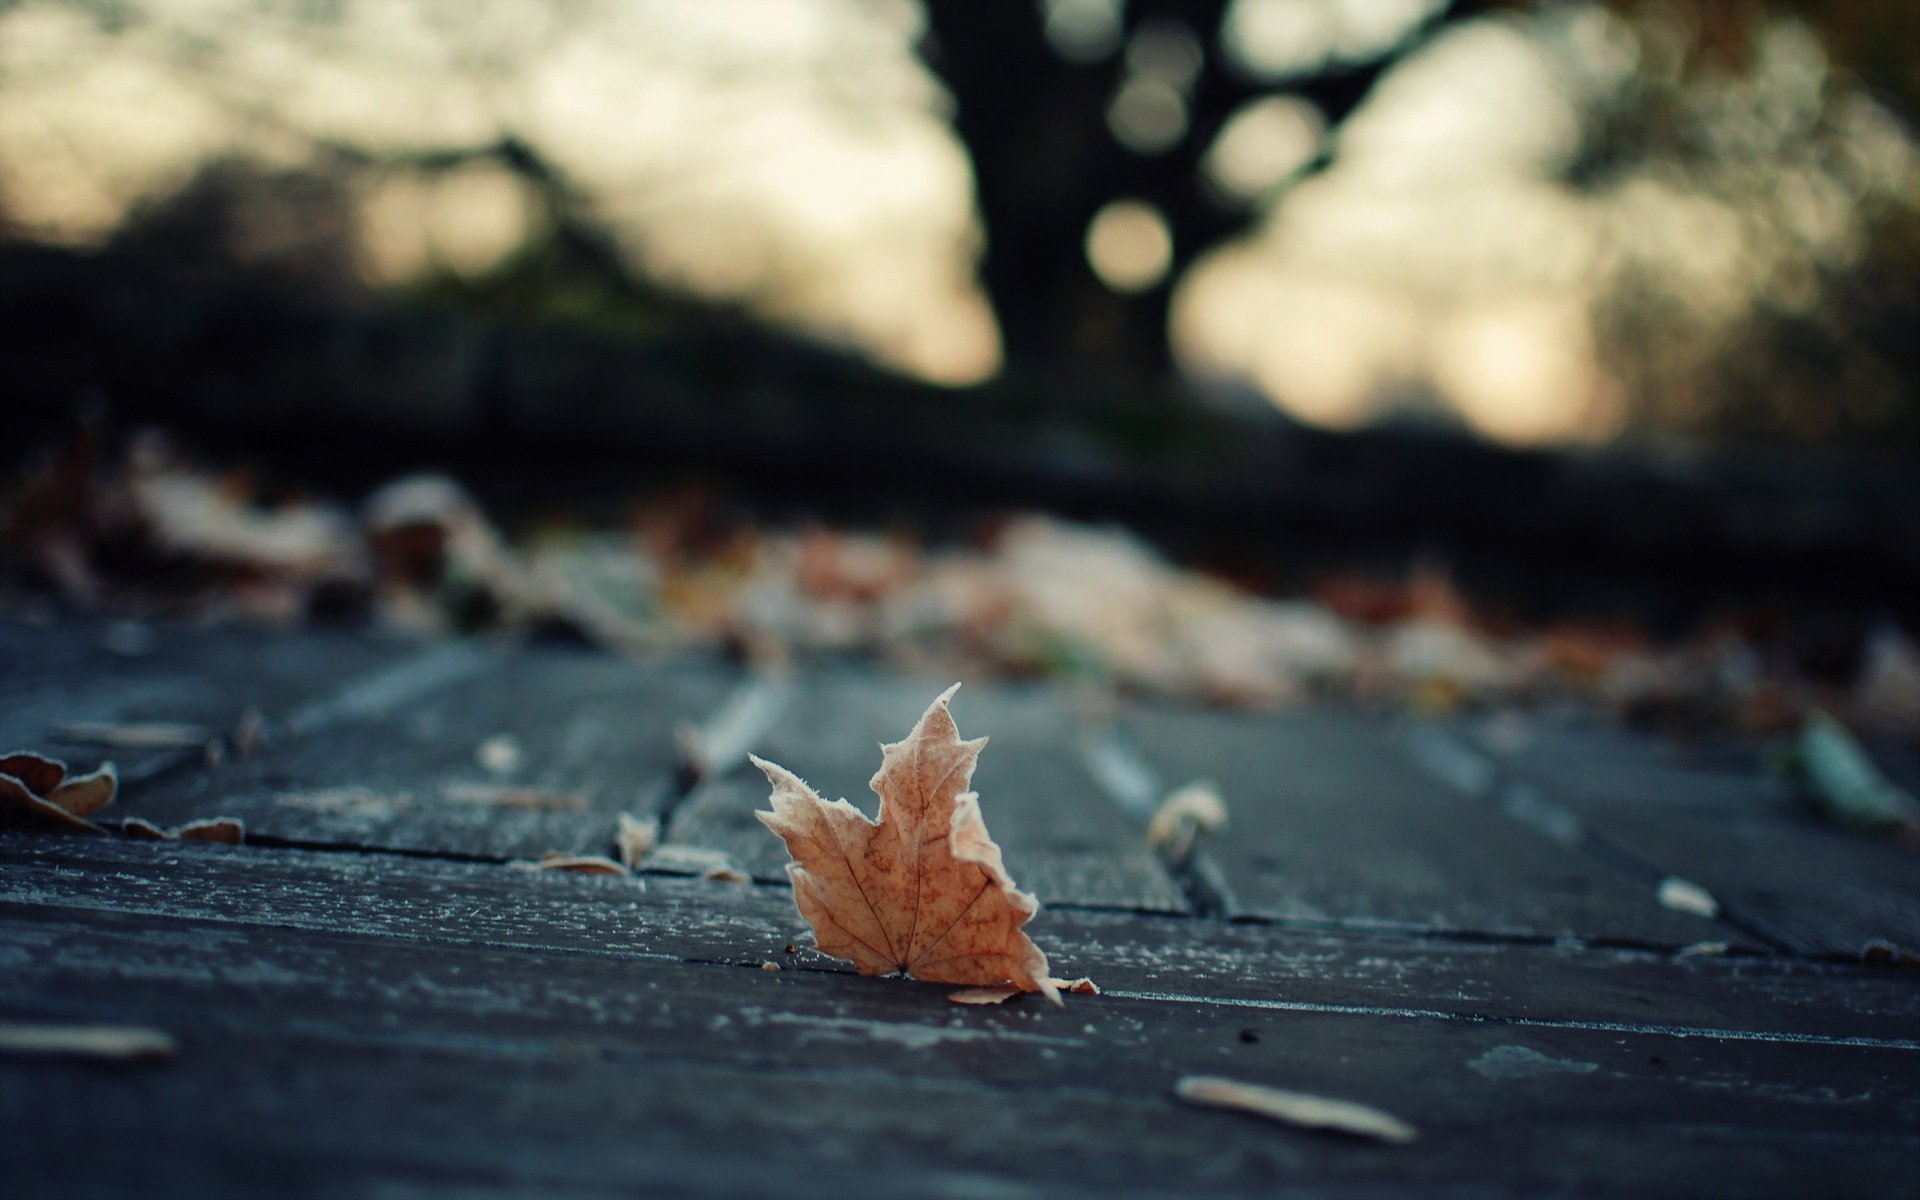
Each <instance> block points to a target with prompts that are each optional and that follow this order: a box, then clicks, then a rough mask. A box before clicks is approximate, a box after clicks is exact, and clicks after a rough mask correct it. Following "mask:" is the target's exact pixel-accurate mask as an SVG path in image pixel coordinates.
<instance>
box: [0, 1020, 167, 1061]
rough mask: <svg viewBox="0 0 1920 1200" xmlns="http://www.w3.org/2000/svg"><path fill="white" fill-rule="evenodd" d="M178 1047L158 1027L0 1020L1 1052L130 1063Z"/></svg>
mask: <svg viewBox="0 0 1920 1200" xmlns="http://www.w3.org/2000/svg"><path fill="white" fill-rule="evenodd" d="M179 1050H180V1046H179V1043H177V1042H175V1041H174V1040H173V1038H171V1037H169V1036H168V1035H166V1034H164V1033H162V1032H160V1031H159V1030H157V1029H141V1028H138V1027H136V1026H131V1025H36V1024H28V1023H26V1022H21V1021H5V1022H0V1055H20V1056H30V1057H49V1058H51V1057H59V1058H93V1059H106V1060H112V1061H121V1062H132V1061H138V1060H140V1059H152V1058H172V1057H173V1056H174V1055H175V1054H177V1053H179Z"/></svg>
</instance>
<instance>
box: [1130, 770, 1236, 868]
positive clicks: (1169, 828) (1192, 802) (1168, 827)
mask: <svg viewBox="0 0 1920 1200" xmlns="http://www.w3.org/2000/svg"><path fill="white" fill-rule="evenodd" d="M1226 827H1227V802H1226V801H1225V800H1224V799H1222V798H1221V795H1220V790H1219V789H1218V788H1216V787H1215V786H1214V785H1213V784H1212V783H1209V782H1207V781H1205V780H1199V781H1196V782H1194V783H1189V784H1187V785H1186V786H1185V787H1180V788H1175V789H1174V790H1173V791H1172V792H1170V793H1168V795H1167V798H1166V799H1165V800H1163V801H1161V802H1160V807H1159V808H1157V809H1155V810H1154V813H1153V817H1152V819H1151V820H1149V821H1148V822H1147V845H1148V846H1150V847H1152V848H1153V849H1155V850H1158V851H1159V852H1160V853H1162V854H1164V855H1166V857H1167V858H1168V859H1170V860H1172V861H1173V862H1176V863H1178V862H1185V861H1186V859H1187V856H1188V855H1190V854H1191V853H1192V852H1193V844H1194V842H1195V841H1196V840H1198V839H1199V837H1200V835H1201V834H1205V833H1217V832H1219V831H1220V830H1222V829H1225V828H1226Z"/></svg>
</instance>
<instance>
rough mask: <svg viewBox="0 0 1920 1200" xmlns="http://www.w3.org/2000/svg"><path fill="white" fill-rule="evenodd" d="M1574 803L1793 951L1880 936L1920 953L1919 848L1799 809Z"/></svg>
mask: <svg viewBox="0 0 1920 1200" xmlns="http://www.w3.org/2000/svg"><path fill="white" fill-rule="evenodd" d="M1575 808H1576V810H1577V811H1579V812H1580V813H1581V816H1582V819H1583V820H1584V821H1586V823H1587V824H1588V826H1589V827H1590V828H1592V829H1593V830H1594V831H1595V832H1596V833H1597V834H1598V835H1599V836H1601V837H1603V838H1606V839H1607V840H1609V841H1610V842H1613V843H1614V844H1616V845H1619V846H1620V847H1622V848H1624V849H1625V850H1626V851H1627V852H1629V853H1631V854H1633V855H1634V856H1635V857H1637V858H1639V859H1641V860H1642V861H1644V862H1647V863H1650V864H1652V865H1653V866H1654V867H1655V869H1656V870H1659V871H1663V872H1665V873H1667V874H1669V875H1675V876H1679V877H1681V878H1683V879H1686V880H1689V881H1690V882H1693V883H1696V884H1698V885H1700V886H1701V887H1704V888H1706V889H1707V891H1708V892H1710V893H1711V894H1712V895H1713V896H1714V898H1715V899H1716V900H1718V901H1719V903H1720V904H1721V905H1722V906H1723V907H1724V909H1725V910H1726V912H1727V913H1728V914H1729V915H1730V916H1731V917H1732V918H1733V919H1735V920H1737V921H1739V922H1740V923H1741V924H1742V925H1743V926H1745V927H1747V928H1749V929H1752V930H1753V931H1755V932H1756V933H1759V934H1761V935H1762V936H1765V937H1767V938H1769V939H1771V940H1773V941H1774V942H1776V943H1778V944H1779V945H1781V946H1784V947H1785V948H1787V949H1789V950H1792V951H1795V952H1798V953H1802V954H1820V955H1833V956H1839V957H1852V956H1854V955H1857V954H1859V953H1860V952H1861V951H1862V949H1864V948H1865V947H1866V946H1867V945H1868V943H1870V942H1876V941H1880V942H1890V943H1892V944H1893V945H1895V946H1898V947H1901V948H1903V949H1905V950H1906V951H1907V952H1909V953H1913V954H1920V850H1916V849H1914V848H1912V847H1909V846H1903V845H1900V844H1899V843H1898V842H1896V841H1894V840H1893V839H1891V838H1888V837H1885V836H1882V835H1879V834H1873V833H1863V832H1857V831H1853V830H1846V829H1838V828H1835V827H1834V826H1832V825H1829V824H1826V823H1825V822H1822V821H1820V820H1818V819H1817V818H1815V817H1813V816H1812V815H1810V814H1804V813H1799V812H1772V813H1751V814H1746V813H1743V814H1735V815H1726V814H1719V813H1697V812H1681V811H1672V810H1668V811H1648V810H1646V809H1643V808H1628V807H1624V806H1607V807H1602V806H1599V805H1592V804H1576V805H1575Z"/></svg>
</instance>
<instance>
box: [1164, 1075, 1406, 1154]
mask: <svg viewBox="0 0 1920 1200" xmlns="http://www.w3.org/2000/svg"><path fill="white" fill-rule="evenodd" d="M1173 1094H1174V1095H1176V1096H1178V1097H1180V1098H1181V1099H1182V1100H1185V1101H1186V1102H1187V1103H1188V1104H1200V1105H1206V1106H1207V1107H1210V1108H1230V1109H1233V1110H1235V1111H1237V1112H1247V1113H1253V1114H1254V1115H1256V1116H1261V1117H1267V1118H1269V1119H1271V1120H1275V1121H1282V1122H1285V1123H1286V1124H1288V1125H1299V1126H1301V1127H1303V1128H1306V1129H1325V1130H1330V1131H1332V1132H1334V1133H1348V1134H1352V1135H1353V1136H1355V1137H1364V1138H1373V1139H1375V1140H1377V1141H1382V1142H1392V1143H1394V1144H1395V1145H1400V1144H1403V1143H1406V1142H1411V1141H1412V1140H1413V1139H1415V1138H1416V1137H1419V1136H1420V1134H1419V1131H1418V1130H1416V1129H1414V1127H1413V1126H1411V1125H1409V1124H1407V1123H1406V1122H1405V1121H1402V1120H1401V1119H1400V1118H1399V1117H1396V1116H1394V1115H1393V1114H1391V1113H1384V1112H1381V1111H1380V1110H1379V1109H1377V1108H1369V1107H1367V1106H1366V1105H1364V1104H1355V1103H1353V1102H1352V1101H1350V1100H1330V1099H1328V1098H1327V1097H1325V1096H1315V1095H1312V1094H1310V1093H1308V1092H1287V1091H1282V1090H1281V1089H1279V1088H1270V1087H1262V1086H1261V1085H1259V1084H1257V1083H1241V1082H1240V1081H1239V1080H1237V1079H1221V1078H1219V1077H1217V1076H1212V1075H1188V1076H1187V1077H1186V1078H1184V1079H1182V1080H1181V1081H1180V1082H1179V1083H1176V1084H1174V1085H1173Z"/></svg>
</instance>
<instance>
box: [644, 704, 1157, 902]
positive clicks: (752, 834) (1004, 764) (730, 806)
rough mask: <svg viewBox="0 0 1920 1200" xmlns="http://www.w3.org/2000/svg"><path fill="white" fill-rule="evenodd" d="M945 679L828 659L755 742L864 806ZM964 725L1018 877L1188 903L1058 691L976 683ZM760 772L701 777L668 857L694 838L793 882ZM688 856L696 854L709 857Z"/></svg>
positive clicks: (1081, 891) (1128, 897) (757, 873)
mask: <svg viewBox="0 0 1920 1200" xmlns="http://www.w3.org/2000/svg"><path fill="white" fill-rule="evenodd" d="M950 682H951V681H950V680H941V679H935V678H932V677H928V676H907V677H904V678H902V677H898V676H879V675H874V674H872V673H856V672H851V671H836V670H830V669H829V670H821V671H817V672H813V673H810V674H808V675H806V676H803V677H802V678H801V679H799V680H797V681H796V683H795V686H794V695H795V697H796V698H795V700H794V703H793V704H792V706H791V707H790V709H789V710H788V711H787V713H786V714H785V715H784V717H783V718H782V719H780V720H779V721H776V722H775V723H774V724H773V725H772V726H771V727H770V728H768V729H767V731H766V732H765V734H764V735H763V736H762V737H761V738H760V740H759V742H758V743H757V744H756V745H755V746H754V752H755V753H757V754H759V755H760V756H761V757H763V758H766V759H770V760H772V761H774V762H777V763H779V764H781V765H782V766H784V767H786V768H788V769H789V770H791V771H793V772H795V773H796V774H798V775H800V776H801V777H802V778H804V779H806V780H807V781H808V782H809V783H811V784H812V785H813V786H814V788H815V789H816V790H817V791H819V792H820V794H821V795H822V796H824V797H825V798H827V799H829V800H832V799H836V798H839V797H841V796H845V797H847V798H848V799H850V800H852V801H853V802H854V803H855V804H857V805H859V806H860V807H861V808H862V810H863V811H865V812H866V813H867V814H868V815H869V816H871V815H873V813H874V812H875V809H876V802H875V799H874V796H873V793H872V792H871V791H870V790H869V789H868V787H867V781H868V780H869V779H871V778H872V777H873V773H874V772H875V771H876V770H878V769H879V766H880V751H879V744H880V743H882V742H895V741H899V740H900V739H901V738H903V737H905V736H906V735H907V732H908V730H910V729H911V728H912V727H913V723H914V721H915V720H917V719H918V718H919V716H920V714H921V713H922V712H924V711H925V710H926V707H927V705H928V704H929V703H931V702H932V700H933V698H934V697H935V696H938V695H939V694H940V693H941V692H942V691H943V690H945V688H946V687H947V685H948V683H950ZM953 714H954V719H955V722H956V723H957V724H958V725H959V727H960V731H961V735H962V736H963V737H978V736H980V735H982V734H984V735H986V736H987V737H988V739H989V742H988V745H987V748H986V750H985V752H984V753H983V754H982V755H981V757H980V765H979V768H978V770H977V771H976V772H975V773H974V779H973V787H974V790H975V791H977V792H979V794H980V809H981V814H982V815H983V816H984V817H985V819H986V822H987V828H988V830H989V831H991V833H992V834H993V837H994V840H995V841H997V842H998V843H999V844H1000V847H1001V850H1002V851H1003V852H1004V853H1005V856H1006V862H1007V869H1008V870H1009V872H1011V874H1012V875H1013V877H1014V879H1015V881H1016V882H1018V883H1019V885H1020V886H1021V887H1022V888H1024V889H1026V890H1028V891H1030V892H1032V893H1033V894H1034V895H1036V896H1038V897H1039V898H1040V901H1041V903H1043V904H1048V905H1058V904H1073V905H1083V906H1095V907H1106V908H1123V909H1134V910H1139V911H1143V912H1184V911H1186V910H1187V902H1186V898H1185V896H1184V895H1183V894H1182V892H1181V890H1180V887H1179V885H1178V884H1176V883H1175V882H1174V880H1173V879H1172V878H1171V877H1170V876H1169V875H1168V874H1167V872H1166V871H1165V870H1164V869H1163V868H1162V867H1161V865H1160V863H1159V862H1158V861H1157V860H1156V859H1155V858H1154V856H1153V854H1152V852H1151V851H1149V850H1148V849H1147V846H1146V842H1145V838H1144V834H1143V831H1142V827H1141V826H1140V825H1139V824H1138V823H1136V822H1135V821H1134V820H1133V819H1132V818H1130V817H1129V816H1128V814H1126V813H1124V812H1123V811H1122V810H1121V809H1120V808H1119V807H1118V806H1116V805H1115V804H1114V803H1113V802H1112V801H1111V800H1109V799H1108V798H1107V796H1106V795H1105V794H1104V793H1103V792H1102V791H1101V790H1100V788H1099V787H1098V786H1097V785H1096V783H1095V782H1094V779H1093V777H1092V776H1091V775H1090V774H1089V773H1088V771H1087V768H1086V766H1085V764H1084V763H1083V762H1082V761H1081V759H1080V756H1079V754H1078V752H1077V746H1078V744H1079V740H1080V737H1081V733H1082V730H1081V722H1080V720H1079V718H1078V717H1077V716H1076V714H1075V713H1074V711H1073V710H1072V709H1071V708H1070V707H1068V706H1067V705H1066V704H1065V703H1064V702H1062V700H1061V699H1060V696H1059V693H1058V692H1057V691H1055V690H1048V689H1043V688H1038V687H999V686H992V685H975V684H969V685H968V686H966V687H965V688H963V689H961V691H960V693H959V694H958V695H957V696H956V697H955V698H954V700H953ZM766 806H767V784H766V780H765V778H764V777H763V776H762V775H761V774H760V772H758V771H757V770H754V769H753V768H752V767H751V766H748V765H746V764H742V765H741V766H740V767H739V768H737V769H735V770H733V771H731V772H729V773H728V774H727V775H725V776H724V777H721V778H718V779H715V780H713V781H712V782H710V783H708V784H706V785H703V786H702V787H700V788H697V789H696V790H695V791H694V792H693V794H692V795H690V796H689V797H688V798H687V800H686V801H685V803H684V804H683V805H682V806H681V807H680V809H679V810H678V811H677V812H676V813H675V815H674V820H673V824H672V827H671V828H670V830H669V837H668V842H669V850H668V853H667V855H666V856H665V858H664V859H663V861H667V862H671V861H673V855H674V854H675V853H679V852H682V851H684V850H687V849H691V850H695V851H704V852H709V853H717V854H720V855H724V856H725V857H726V858H727V859H728V860H729V861H730V862H731V863H732V864H733V865H734V866H735V867H737V868H739V869H740V870H743V871H746V872H747V873H749V874H750V875H752V876H753V877H754V878H755V879H758V880H761V881H763V882H777V883H784V882H785V881H786V863H787V854H786V849H785V847H783V846H782V845H781V844H780V841H779V839H777V838H775V837H774V836H773V835H772V834H771V833H769V832H768V831H767V830H766V828H765V827H763V826H762V825H761V824H760V823H759V822H758V821H757V820H755V819H754V817H753V813H754V811H755V810H756V809H763V808H765V807H766ZM687 861H690V862H692V863H693V864H695V865H698V864H699V863H700V862H701V861H702V860H700V859H698V858H691V859H688V860H687Z"/></svg>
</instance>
